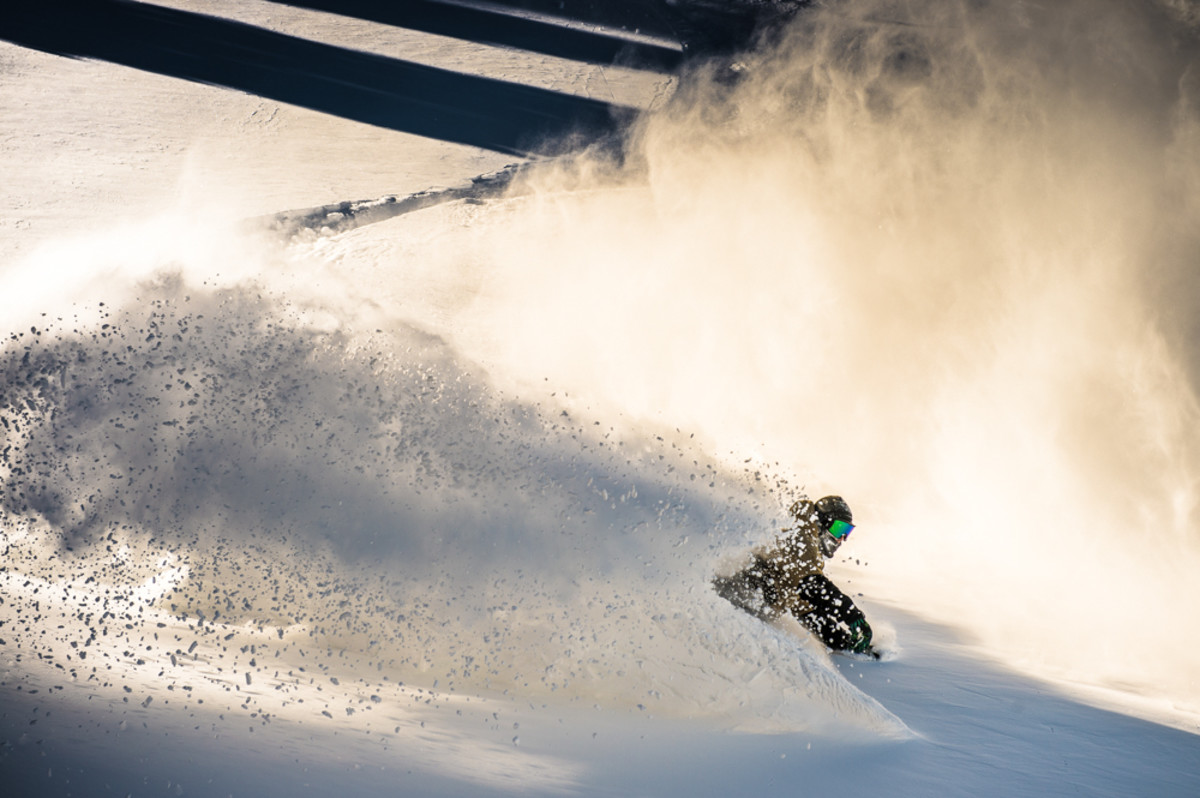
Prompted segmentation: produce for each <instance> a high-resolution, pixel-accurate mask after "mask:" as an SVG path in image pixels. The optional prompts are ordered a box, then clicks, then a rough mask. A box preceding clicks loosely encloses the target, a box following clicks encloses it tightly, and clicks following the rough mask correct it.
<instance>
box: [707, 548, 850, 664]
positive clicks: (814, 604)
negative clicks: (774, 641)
mask: <svg viewBox="0 0 1200 798" xmlns="http://www.w3.org/2000/svg"><path fill="white" fill-rule="evenodd" d="M713 587H714V588H716V591H717V593H718V594H720V595H721V596H722V597H723V598H725V599H726V600H728V601H729V602H731V603H732V604H733V605H734V606H736V607H738V608H740V609H743V610H745V611H746V612H748V613H750V614H751V615H754V616H755V617H757V618H760V619H762V620H765V621H770V620H771V619H772V618H773V617H775V615H776V614H777V613H776V612H775V611H773V609H772V608H773V607H774V606H775V605H777V604H778V603H780V599H781V598H782V597H781V596H780V595H779V588H778V587H777V585H776V580H775V579H773V578H771V575H770V573H769V565H768V564H767V563H765V562H763V561H761V560H759V561H757V562H756V563H755V564H754V565H752V566H751V567H750V568H747V569H746V570H745V571H742V572H741V573H738V574H734V575H733V576H719V577H717V578H716V579H714V580H713ZM796 594H797V596H798V597H799V598H801V599H803V600H804V602H805V603H806V604H808V606H809V607H811V608H812V609H810V610H809V611H808V612H807V613H805V614H804V615H797V616H796V619H797V620H798V621H800V623H802V624H804V626H805V628H807V629H808V630H809V631H810V632H812V633H813V634H814V635H816V636H817V639H819V640H820V641H821V642H822V643H824V644H825V645H826V646H828V647H829V648H831V649H833V650H834V651H855V652H865V651H870V650H871V636H872V634H871V626H870V624H868V623H867V618H866V616H865V615H863V613H862V610H860V609H859V608H858V607H856V606H854V602H853V601H851V600H850V597H849V596H847V595H846V594H845V593H843V592H842V591H841V590H838V588H837V585H835V584H833V582H830V581H829V578H828V577H826V576H825V575H824V574H812V575H811V576H806V577H804V579H802V580H800V584H799V585H798V586H797V588H796Z"/></svg>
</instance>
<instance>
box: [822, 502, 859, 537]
mask: <svg viewBox="0 0 1200 798" xmlns="http://www.w3.org/2000/svg"><path fill="white" fill-rule="evenodd" d="M817 518H818V520H820V522H821V528H822V529H829V527H830V526H832V525H833V522H834V521H843V522H845V523H847V524H853V523H854V514H853V513H851V512H850V505H848V504H846V500H845V499H843V498H842V497H841V496H826V497H825V498H823V499H817Z"/></svg>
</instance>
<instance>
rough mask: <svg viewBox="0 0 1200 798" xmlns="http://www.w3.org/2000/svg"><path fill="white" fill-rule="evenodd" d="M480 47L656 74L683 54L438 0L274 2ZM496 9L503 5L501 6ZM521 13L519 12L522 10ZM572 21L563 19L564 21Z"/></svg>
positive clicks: (672, 67)
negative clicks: (507, 48) (613, 65)
mask: <svg viewBox="0 0 1200 798" xmlns="http://www.w3.org/2000/svg"><path fill="white" fill-rule="evenodd" d="M273 2H278V3H280V4H281V5H288V6H294V7H296V8H307V9H311V10H314V11H327V12H329V13H332V14H341V15H344V16H349V17H357V18H359V19H365V20H370V21H372V22H380V23H383V24H385V25H394V26H396V27H400V28H408V29H410V30H419V31H423V32H425V33H434V34H438V35H440V36H449V37H452V38H456V39H465V40H467V41H472V42H478V43H480V44H491V45H500V46H503V47H513V48H516V49H519V50H527V51H529V52H534V53H542V54H544V55H552V56H556V57H559V58H566V59H570V60H572V61H583V62H587V63H592V64H617V63H619V64H622V65H627V66H632V67H637V68H640V69H646V70H653V71H658V72H672V71H674V70H675V69H676V68H678V67H679V64H680V61H681V59H682V56H683V53H682V51H681V50H678V49H672V48H670V47H665V46H662V45H656V44H653V43H650V42H642V41H635V40H630V39H627V38H623V37H620V36H616V35H613V34H611V33H605V32H603V31H599V30H597V31H588V30H580V29H578V28H571V27H567V26H566V24H562V25H557V24H554V23H553V22H550V21H547V20H540V19H532V18H528V17H520V16H514V15H510V14H504V13H497V12H495V11H491V10H487V9H483V8H471V7H468V6H459V5H453V4H452V3H448V2H438V0H273ZM498 5H503V4H502V3H501V4H498ZM518 10H520V9H518ZM569 21H570V20H567V19H564V20H563V22H564V23H566V22H569Z"/></svg>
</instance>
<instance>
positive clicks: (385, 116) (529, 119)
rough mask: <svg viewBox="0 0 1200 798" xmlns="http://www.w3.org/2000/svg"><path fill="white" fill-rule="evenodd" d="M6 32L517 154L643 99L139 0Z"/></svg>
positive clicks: (544, 149) (46, 8) (86, 0)
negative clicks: (388, 53) (415, 59)
mask: <svg viewBox="0 0 1200 798" xmlns="http://www.w3.org/2000/svg"><path fill="white" fill-rule="evenodd" d="M0 39H4V40H7V41H10V42H12V43H14V44H18V45H20V46H23V47H29V48H33V49H37V50H42V51H45V52H49V53H54V54H57V55H64V56H69V57H75V58H94V59H98V60H102V61H109V62H112V63H116V64H122V65H124V66H129V67H133V68H135V69H142V70H146V71H148V72H155V73H158V74H163V75H169V76H171V77H176V78H182V79H185V80H192V81H196V82H199V83H207V84H211V85H216V86H223V87H226V88H230V89H236V90H238V91H243V92H247V93H249V94H254V95H257V96H260V97H265V98H269V99H272V100H276V101H279V102H284V103H289V104H291V105H297V106H301V107H304V108H310V109H312V110H316V111H321V112H323V113H328V114H333V115H336V116H340V117H343V118H346V119H353V120H355V121H358V122H364V123H367V124H370V125H376V126H378V127H384V128H389V129H392V130H398V131H403V132H406V133H413V134H416V135H420V136H427V137H429V138H435V139H440V140H442V141H450V142H457V143H460V144H467V145H472V146H476V147H483V148H485V149H489V150H495V151H498V152H504V153H510V154H514V155H534V154H554V153H558V152H561V151H563V150H564V149H566V148H567V146H568V142H570V141H571V140H574V141H576V142H578V140H580V139H583V140H587V141H592V140H597V139H601V138H605V137H611V136H613V135H614V134H616V133H617V132H618V131H619V130H620V127H621V124H622V122H624V121H627V120H628V119H629V118H631V117H632V116H633V115H634V114H635V113H636V111H635V110H634V109H629V108H624V107H621V106H614V105H609V104H607V103H603V102H598V101H596V100H591V99H588V98H585V97H576V96H573V95H568V94H560V93H558V92H553V91H549V90H546V89H539V88H534V87H530V86H523V85H520V84H515V83H508V82H505V81H500V80H494V79H491V78H484V77H478V76H474V75H464V74H461V73H456V72H450V71H448V70H443V69H437V68H435V67H429V66H424V65H421V64H414V63H411V62H408V61H403V60H400V59H394V58H387V57H384V56H379V55H374V54H370V53H363V52H359V51H355V50H348V49H344V48H340V47H334V46H331V45H327V44H321V43H319V42H313V41H309V40H306V39H300V38H296V37H294V36H287V35H284V34H279V33H274V32H272V31H268V30H264V29H262V28H257V27H254V26H251V25H247V24H244V23H240V22H233V21H230V20H225V19H219V18H216V17H211V16H207V15H204V14H196V13H193V12H188V11H179V10H176V9H170V8H164V7H161V6H153V5H147V4H143V3H137V2H130V1H129V0H39V2H26V3H22V4H21V5H20V6H18V7H16V8H15V9H10V10H7V11H5V13H4V14H3V15H0Z"/></svg>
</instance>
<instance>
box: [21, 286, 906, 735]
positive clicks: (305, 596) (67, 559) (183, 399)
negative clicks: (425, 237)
mask: <svg viewBox="0 0 1200 798" xmlns="http://www.w3.org/2000/svg"><path fill="white" fill-rule="evenodd" d="M293 265H295V264H293ZM297 268H299V267H298V266H297ZM111 290H112V293H114V294H117V295H120V294H121V290H118V289H117V288H116V287H115V285H114V287H113V288H112V289H111ZM131 290H132V294H133V297H132V298H131V299H130V300H129V301H128V302H117V303H115V304H114V303H97V302H93V303H92V305H91V306H89V307H86V308H83V309H80V311H79V313H78V314H77V316H76V317H72V318H68V317H67V316H66V315H63V316H62V317H61V318H55V319H54V320H53V321H43V322H42V323H41V324H40V325H34V326H31V327H30V328H29V329H28V330H27V331H25V332H22V333H17V334H14V335H13V336H12V338H11V339H10V343H9V345H8V347H6V350H5V352H4V354H3V357H2V359H0V371H2V373H3V385H4V389H3V396H2V401H0V408H2V411H0V423H3V425H4V427H5V430H6V437H7V445H6V447H5V449H4V454H3V458H2V459H0V469H2V470H3V474H2V476H3V481H2V487H0V511H2V512H3V516H4V519H3V526H4V529H5V542H6V544H7V546H8V547H9V559H10V562H11V563H12V567H13V568H15V569H16V570H17V572H18V573H20V574H24V575H27V576H28V577H29V578H33V579H41V580H43V581H45V582H46V584H47V585H62V586H63V591H65V592H64V595H67V596H73V595H75V593H77V592H78V591H79V590H80V589H82V585H83V584H85V583H86V582H87V581H89V580H86V579H84V578H83V575H85V574H86V575H90V576H91V577H92V580H90V581H95V580H99V583H100V584H101V585H102V586H104V587H105V590H106V593H105V595H108V592H109V591H116V592H118V593H121V594H122V595H124V594H126V593H127V594H129V595H131V596H142V595H143V594H146V595H147V596H149V599H148V600H147V601H143V602H141V604H145V605H146V606H149V605H151V604H152V605H153V606H154V608H155V612H156V614H155V616H154V619H155V622H156V623H159V624H160V625H161V624H162V623H163V616H168V617H169V618H171V619H174V620H173V621H170V622H169V624H168V625H173V626H179V627H180V628H183V627H185V626H195V625H197V624H198V625H200V626H202V627H203V626H206V625H207V626H211V625H213V624H219V625H221V627H222V628H228V629H230V630H232V631H236V630H238V629H246V630H253V629H257V630H259V632H260V635H259V636H260V637H261V636H262V635H261V632H263V630H266V632H267V633H268V634H267V635H266V638H267V639H268V640H270V641H271V643H270V644H267V643H263V642H262V641H259V642H258V643H257V645H259V646H261V647H263V648H265V649H267V650H270V649H271V646H274V651H275V652H276V653H275V656H276V657H279V656H283V657H285V658H291V659H292V660H294V661H299V662H307V665H308V666H309V667H310V668H311V667H315V665H316V664H317V663H320V664H321V666H322V667H326V668H327V667H333V668H335V671H336V672H340V673H342V674H343V678H346V676H345V674H357V675H360V676H362V675H365V676H367V677H370V678H374V679H379V678H382V677H383V676H385V675H386V676H387V677H389V678H390V679H393V680H400V681H401V682H404V683H406V684H415V685H423V686H425V687H430V688H432V687H439V689H441V690H443V691H449V692H451V693H460V694H463V693H465V694H468V695H471V694H484V695H493V696H509V697H510V698H511V699H512V700H515V699H517V698H520V699H521V700H528V701H544V700H554V701H556V702H559V703H567V704H575V703H578V704H580V705H582V706H592V705H600V706H604V707H610V708H623V709H627V710H630V711H635V712H647V713H654V714H659V715H681V716H687V717H711V718H719V719H721V722H723V723H728V724H732V725H734V726H738V727H744V728H800V727H807V728H816V727H822V726H829V725H836V724H835V723H834V721H833V716H834V715H835V714H836V715H838V716H840V717H841V719H842V721H850V722H854V723H856V724H860V725H865V726H867V727H870V728H874V729H876V730H879V731H881V732H884V733H896V732H897V731H898V730H899V729H901V728H902V727H901V726H900V725H899V724H898V723H897V722H896V721H895V719H894V718H892V717H891V716H890V714H889V713H887V712H886V711H885V710H883V709H882V708H881V707H879V706H878V704H876V703H874V702H873V701H871V700H870V699H868V698H867V697H865V696H863V695H862V694H861V693H859V692H858V691H857V690H855V689H854V688H852V687H850V686H849V685H848V684H847V683H846V682H845V681H844V680H843V679H842V678H841V677H840V676H838V675H837V674H836V671H835V670H834V669H833V668H831V667H830V665H829V664H828V662H827V661H826V659H825V655H824V654H822V653H818V652H815V651H813V650H810V649H808V648H806V647H805V644H804V643H803V641H802V639H801V637H802V636H796V635H787V634H783V633H779V632H776V631H774V630H767V629H760V628H757V626H756V625H755V624H754V623H753V622H751V621H750V619H748V618H742V617H740V614H739V613H737V612H736V611H735V610H733V609H732V608H731V607H728V606H727V605H724V604H723V603H722V602H720V600H719V599H717V598H716V597H715V595H714V594H712V593H711V591H709V590H707V589H706V585H707V581H708V579H709V578H710V576H711V572H712V568H713V563H714V561H715V557H716V552H719V551H723V550H725V549H727V548H728V547H729V546H731V545H733V544H735V543H736V544H740V543H742V542H744V540H745V539H746V538H747V537H748V536H750V535H751V534H755V533H758V532H761V527H762V525H763V523H764V522H766V520H767V519H768V518H770V517H771V513H773V512H774V511H777V510H778V505H779V503H780V502H783V501H786V496H785V494H786V493H787V492H789V491H790V490H791V489H790V488H789V487H788V486H786V485H785V484H782V483H777V484H769V485H768V484H765V483H763V482H762V481H761V474H759V475H757V476H756V475H755V474H753V473H752V472H731V471H730V470H728V469H726V468H724V467H721V466H719V465H718V464H717V463H715V462H714V461H712V460H711V459H709V458H708V457H707V456H706V455H705V454H704V453H703V452H702V451H701V450H700V449H699V448H698V447H696V446H695V445H694V444H693V443H692V442H691V441H690V439H689V438H688V437H687V436H685V435H683V434H681V433H678V434H674V435H673V436H671V437H668V436H665V435H659V434H649V433H646V432H644V431H639V430H636V429H624V430H620V429H617V428H616V427H615V426H614V425H612V424H607V423H605V424H602V423H601V422H600V421H599V420H596V419H591V418H587V417H586V416H582V415H581V414H580V413H579V412H578V411H573V410H569V409H565V408H564V407H563V406H562V405H559V404H558V403H556V402H555V401H554V399H553V398H552V397H549V396H547V397H543V403H537V402H531V401H530V400H528V399H521V398H518V397H515V396H505V395H504V394H502V393H500V392H498V391H497V390H495V389H494V388H493V387H492V386H491V385H490V384H489V381H488V378H487V375H486V374H484V373H483V372H482V371H481V370H480V369H479V368H478V367H477V366H474V365H472V364H470V363H469V362H466V361H464V360H463V359H462V358H461V357H460V356H459V355H458V354H456V352H455V351H454V349H453V348H452V347H450V346H449V345H448V344H447V343H446V342H445V341H444V340H442V339H441V338H439V337H437V336H435V335H432V334H430V333H428V332H425V331H423V330H421V329H418V328H417V327H414V326H413V325H411V324H409V323H405V322H403V321H400V320H398V319H396V318H392V319H390V320H389V321H388V322H387V323H386V324H385V323H384V322H383V321H381V317H380V316H378V315H371V314H366V315H367V319H366V324H365V326H364V323H363V320H361V319H359V320H356V319H354V318H352V317H341V318H338V317H336V316H334V315H333V314H332V313H331V312H330V311H329V309H327V308H326V309H322V308H320V307H318V306H315V305H313V304H309V305H305V306H300V305H297V304H295V303H293V302H291V301H289V300H287V299H283V298H280V297H276V296H273V295H272V294H271V292H270V291H269V290H268V289H266V288H265V287H264V286H263V285H262V284H249V285H247V284H241V283H237V284H233V285H227V286H223V287H213V286H204V285H195V284H190V283H189V281H188V278H187V277H186V276H184V275H183V274H181V273H178V272H171V271H170V270H164V271H163V272H161V273H160V274H158V275H157V276H156V277H155V278H154V279H153V280H152V281H150V282H144V283H141V284H137V285H135V286H134V287H132V289H131ZM313 301H314V302H315V301H316V300H315V299H314V300H313ZM377 324H378V325H382V326H376V325H377ZM121 547H124V549H125V550H126V551H128V550H129V547H133V550H134V551H137V552H140V556H138V557H129V556H125V557H122V558H120V559H119V561H118V562H114V561H113V559H112V551H113V549H114V548H121ZM164 558H166V559H169V560H170V561H172V562H175V561H178V565H173V567H172V568H170V569H168V570H169V572H168V570H161V569H159V568H158V565H161V563H162V562H164V561H165V560H164ZM131 560H132V562H131ZM63 580H68V581H66V582H64V581H63ZM159 583H161V584H159ZM154 584H158V588H157V589H156V590H157V592H154V593H153V594H149V593H147V590H148V589H149V588H148V586H149V585H154ZM42 598H43V599H44V598H45V595H43V597H42ZM72 601H73V600H72ZM74 603H78V602H74ZM85 603H86V601H85ZM139 606H140V605H139ZM109 628H111V629H112V630H113V639H112V640H111V641H110V642H112V643H114V644H116V643H118V641H123V640H124V639H125V638H126V637H127V636H132V635H135V634H136V635H138V636H139V638H144V637H145V631H144V630H141V629H140V625H139V626H138V627H134V628H132V629H131V628H130V627H126V631H121V628H120V625H113V624H107V625H105V626H104V630H105V631H104V635H107V634H108V631H107V630H108V629H109ZM271 630H275V632H277V634H271V633H270V632H271ZM81 633H82V631H81ZM87 636H88V637H89V639H88V641H87V643H88V645H92V644H93V642H94V641H95V640H97V639H98V634H97V632H96V631H95V630H94V629H91V630H90V631H89V634H88V635H87ZM65 642H67V641H57V643H58V645H62V644H63V643H65ZM74 642H75V643H76V644H78V643H79V642H81V641H79V640H76V641H74ZM47 645H51V646H52V644H51V643H47ZM313 652H319V653H313ZM68 653H69V652H68ZM159 653H161V652H159ZM143 656H144V657H145V656H149V655H143ZM180 656H182V654H181V655H180ZM259 656H260V657H265V656H266V655H265V654H260V655H259ZM174 663H175V658H172V664H174ZM755 677H757V678H755ZM257 678H261V677H257ZM247 684H249V681H247Z"/></svg>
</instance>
